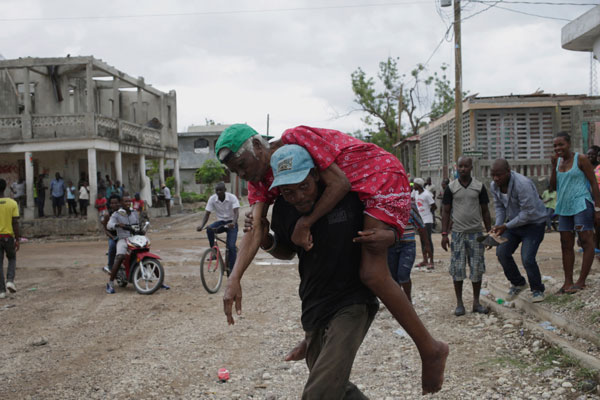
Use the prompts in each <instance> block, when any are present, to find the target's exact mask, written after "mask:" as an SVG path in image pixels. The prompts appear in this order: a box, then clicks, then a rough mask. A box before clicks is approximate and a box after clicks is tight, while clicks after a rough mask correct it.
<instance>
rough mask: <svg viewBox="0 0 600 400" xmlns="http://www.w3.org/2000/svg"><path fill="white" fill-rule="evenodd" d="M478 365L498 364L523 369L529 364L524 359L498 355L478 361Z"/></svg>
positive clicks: (489, 365)
mask: <svg viewBox="0 0 600 400" xmlns="http://www.w3.org/2000/svg"><path fill="white" fill-rule="evenodd" d="M477 366H478V367H484V366H486V367H491V366H494V367H495V366H500V367H508V366H511V367H515V368H518V369H525V368H527V367H528V366H529V364H527V363H526V362H525V361H523V360H521V359H520V358H515V357H509V356H498V357H494V358H490V359H489V360H486V361H483V362H480V363H478V364H477Z"/></svg>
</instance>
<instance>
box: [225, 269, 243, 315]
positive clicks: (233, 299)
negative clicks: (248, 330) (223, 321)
mask: <svg viewBox="0 0 600 400" xmlns="http://www.w3.org/2000/svg"><path fill="white" fill-rule="evenodd" d="M234 303H235V312H236V314H237V315H242V285H241V284H240V281H239V280H236V279H232V278H231V277H230V278H229V279H228V280H227V287H226V288H225V295H224V296H223V310H224V311H225V315H226V316H227V323H228V324H229V325H233V324H235V321H234V319H233V315H232V309H233V304H234Z"/></svg>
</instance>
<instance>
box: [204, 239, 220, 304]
mask: <svg viewBox="0 0 600 400" xmlns="http://www.w3.org/2000/svg"><path fill="white" fill-rule="evenodd" d="M223 264H224V263H223V260H222V259H221V258H220V257H217V251H216V250H215V249H214V248H210V249H207V250H206V251H205V252H204V254H203V255H202V258H201V259H200V279H202V286H204V289H206V291H207V292H208V293H217V292H218V291H219V288H221V284H222V283H223V272H224V268H223Z"/></svg>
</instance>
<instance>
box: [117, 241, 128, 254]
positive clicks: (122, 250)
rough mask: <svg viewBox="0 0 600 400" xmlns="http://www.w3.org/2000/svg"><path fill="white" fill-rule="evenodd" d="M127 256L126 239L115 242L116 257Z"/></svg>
mask: <svg viewBox="0 0 600 400" xmlns="http://www.w3.org/2000/svg"><path fill="white" fill-rule="evenodd" d="M125 254H127V239H119V241H118V242H117V255H118V256H124V255H125Z"/></svg>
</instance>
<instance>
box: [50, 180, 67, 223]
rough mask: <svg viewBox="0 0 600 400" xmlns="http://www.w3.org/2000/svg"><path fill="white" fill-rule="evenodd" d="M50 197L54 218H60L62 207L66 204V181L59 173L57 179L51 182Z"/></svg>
mask: <svg viewBox="0 0 600 400" xmlns="http://www.w3.org/2000/svg"><path fill="white" fill-rule="evenodd" d="M50 195H51V196H52V211H53V212H54V217H56V218H58V217H60V214H61V213H62V206H63V205H64V204H65V181H64V180H63V179H62V178H61V177H60V174H59V173H58V172H57V173H56V175H55V179H54V180H53V181H52V182H50Z"/></svg>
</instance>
